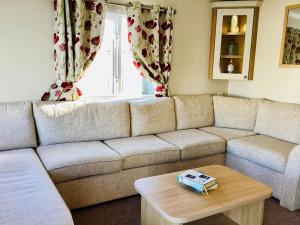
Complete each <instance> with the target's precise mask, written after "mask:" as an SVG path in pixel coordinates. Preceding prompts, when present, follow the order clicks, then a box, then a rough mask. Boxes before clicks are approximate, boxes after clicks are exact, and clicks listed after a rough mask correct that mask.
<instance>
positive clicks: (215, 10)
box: [208, 7, 259, 80]
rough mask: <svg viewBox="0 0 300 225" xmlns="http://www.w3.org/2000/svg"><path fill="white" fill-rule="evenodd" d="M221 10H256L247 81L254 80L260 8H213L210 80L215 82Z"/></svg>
mask: <svg viewBox="0 0 300 225" xmlns="http://www.w3.org/2000/svg"><path fill="white" fill-rule="evenodd" d="M220 9H254V14H253V27H252V34H251V35H252V39H251V47H250V60H249V69H248V77H247V80H253V73H254V64H255V54H256V42H257V29H258V20H259V7H231V8H227V7H226V8H222V7H219V8H213V9H212V23H211V36H210V51H209V66H208V79H210V80H213V79H215V78H214V75H213V72H214V70H213V68H214V58H215V44H216V43H215V41H216V34H217V30H216V29H217V13H218V10H220Z"/></svg>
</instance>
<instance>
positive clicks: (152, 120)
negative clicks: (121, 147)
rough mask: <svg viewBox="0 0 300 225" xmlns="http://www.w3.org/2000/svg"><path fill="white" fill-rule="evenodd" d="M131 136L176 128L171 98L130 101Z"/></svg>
mask: <svg viewBox="0 0 300 225" xmlns="http://www.w3.org/2000/svg"><path fill="white" fill-rule="evenodd" d="M130 111H131V132H132V136H141V135H150V134H157V133H161V132H168V131H174V130H175V129H176V119H175V106H174V99H172V98H159V99H143V100H136V101H131V102H130Z"/></svg>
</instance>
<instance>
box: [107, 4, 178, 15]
mask: <svg viewBox="0 0 300 225" xmlns="http://www.w3.org/2000/svg"><path fill="white" fill-rule="evenodd" d="M105 3H106V4H108V5H118V6H125V7H132V6H133V4H132V3H131V2H129V3H127V4H126V3H117V2H110V1H105ZM142 7H143V8H144V9H153V6H150V5H143V6H142ZM166 9H167V8H165V7H160V11H162V12H166ZM176 13H177V11H176V10H174V14H176Z"/></svg>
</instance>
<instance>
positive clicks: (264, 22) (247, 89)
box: [229, 0, 300, 103]
mask: <svg viewBox="0 0 300 225" xmlns="http://www.w3.org/2000/svg"><path fill="white" fill-rule="evenodd" d="M292 4H299V0H265V1H264V3H263V5H262V7H261V11H260V18H259V27H258V39H257V50H256V60H255V70H254V80H253V81H230V82H229V94H230V95H238V96H245V97H264V98H269V99H272V100H278V101H285V102H294V103H300V68H297V69H295V68H294V69H292V68H289V69H287V68H279V57H280V48H281V37H282V30H283V20H284V11H285V6H287V5H292Z"/></svg>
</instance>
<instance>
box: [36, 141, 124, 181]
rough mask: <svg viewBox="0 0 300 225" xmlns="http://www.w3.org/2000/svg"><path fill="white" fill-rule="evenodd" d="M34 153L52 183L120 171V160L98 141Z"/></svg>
mask: <svg viewBox="0 0 300 225" xmlns="http://www.w3.org/2000/svg"><path fill="white" fill-rule="evenodd" d="M37 152H38V155H39V156H40V158H41V160H42V162H43V164H44V166H45V168H46V169H47V171H48V173H49V174H50V177H51V178H52V180H53V181H54V182H55V183H60V182H65V181H68V180H72V179H77V178H82V177H87V176H93V175H102V174H108V173H115V172H119V171H121V170H122V160H121V156H120V155H119V154H118V153H116V152H115V151H113V150H112V149H110V148H109V147H108V146H106V145H105V144H103V143H102V142H98V141H93V142H77V143H66V144H56V145H47V146H40V147H38V148H37Z"/></svg>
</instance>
